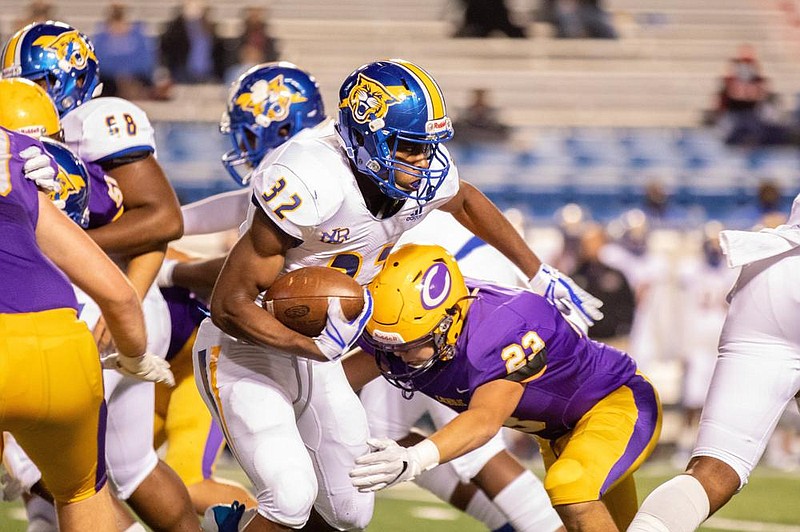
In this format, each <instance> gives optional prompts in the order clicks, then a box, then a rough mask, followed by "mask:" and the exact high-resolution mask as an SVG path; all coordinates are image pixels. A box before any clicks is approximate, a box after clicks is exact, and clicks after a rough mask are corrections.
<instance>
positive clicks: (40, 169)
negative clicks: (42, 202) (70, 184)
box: [19, 146, 61, 194]
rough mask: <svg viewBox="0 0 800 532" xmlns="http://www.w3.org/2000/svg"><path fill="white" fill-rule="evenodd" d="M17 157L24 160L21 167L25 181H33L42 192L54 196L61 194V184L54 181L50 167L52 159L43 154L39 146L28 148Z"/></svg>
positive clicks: (54, 173)
mask: <svg viewBox="0 0 800 532" xmlns="http://www.w3.org/2000/svg"><path fill="white" fill-rule="evenodd" d="M19 155H20V157H22V158H23V159H25V165H24V166H23V167H22V170H23V172H24V173H25V179H29V180H30V181H33V182H34V183H36V186H38V187H39V188H40V189H42V190H43V191H46V192H52V193H54V194H58V193H59V192H61V184H60V183H59V182H58V181H57V180H56V171H55V170H54V169H53V167H52V166H51V163H52V161H53V159H52V158H51V157H50V156H49V155H47V154H45V153H43V152H42V150H41V148H39V146H28V147H27V148H25V149H24V150H22V151H21V152H19Z"/></svg>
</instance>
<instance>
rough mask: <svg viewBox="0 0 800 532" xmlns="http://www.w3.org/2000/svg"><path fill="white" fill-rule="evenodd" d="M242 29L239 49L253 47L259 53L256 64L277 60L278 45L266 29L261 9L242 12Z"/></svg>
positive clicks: (247, 9) (249, 8)
mask: <svg viewBox="0 0 800 532" xmlns="http://www.w3.org/2000/svg"><path fill="white" fill-rule="evenodd" d="M242 18H243V21H244V28H243V29H242V35H241V36H240V37H239V49H240V50H241V49H242V48H244V47H246V46H250V47H253V48H255V49H257V50H259V51H260V52H261V58H260V59H259V61H258V63H264V62H266V61H277V60H278V43H277V41H276V40H275V38H274V37H272V36H271V35H270V34H269V30H268V27H267V12H266V10H265V9H264V8H263V7H257V6H251V7H246V8H244V10H243V15H242Z"/></svg>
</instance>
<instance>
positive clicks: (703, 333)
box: [673, 221, 739, 467]
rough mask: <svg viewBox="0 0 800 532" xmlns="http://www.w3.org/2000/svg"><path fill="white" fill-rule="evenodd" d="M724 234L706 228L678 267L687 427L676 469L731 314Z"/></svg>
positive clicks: (732, 274)
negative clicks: (694, 249) (697, 245)
mask: <svg viewBox="0 0 800 532" xmlns="http://www.w3.org/2000/svg"><path fill="white" fill-rule="evenodd" d="M722 229H723V226H722V224H721V223H720V222H717V221H710V222H707V223H706V224H705V225H704V226H703V228H702V231H703V235H702V243H701V244H700V248H701V250H700V253H699V255H692V256H689V257H684V258H683V259H682V260H681V261H680V262H679V263H678V279H679V283H680V289H681V293H682V295H681V298H680V300H681V302H682V305H681V318H680V322H679V323H680V327H679V330H680V331H682V337H681V341H680V344H679V345H680V346H681V349H680V351H681V356H682V358H683V366H684V373H683V393H682V397H681V406H682V407H683V415H684V419H683V423H684V425H683V428H682V430H681V431H680V435H679V436H678V441H677V449H676V452H675V454H674V455H673V463H675V464H676V465H677V466H678V467H683V466H684V465H685V464H686V462H687V461H688V460H689V457H690V455H691V452H692V447H693V446H694V441H695V438H696V436H697V425H698V421H700V412H701V410H702V408H703V403H704V402H705V400H706V393H707V392H708V384H709V382H711V375H712V374H713V373H714V363H715V361H716V359H717V343H718V342H719V333H720V331H721V330H722V325H723V324H724V323H725V314H726V313H727V310H728V302H727V301H725V296H726V295H727V294H728V292H729V291H730V289H731V286H733V283H734V282H735V281H736V277H737V275H738V273H739V271H738V269H732V268H728V265H727V264H725V257H724V256H723V254H722V247H721V246H720V242H719V234H720V231H722Z"/></svg>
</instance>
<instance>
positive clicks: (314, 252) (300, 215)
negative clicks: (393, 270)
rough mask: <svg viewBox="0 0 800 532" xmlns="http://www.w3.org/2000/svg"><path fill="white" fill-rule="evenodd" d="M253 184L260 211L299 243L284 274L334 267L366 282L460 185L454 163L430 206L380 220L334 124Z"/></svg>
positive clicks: (276, 157)
mask: <svg viewBox="0 0 800 532" xmlns="http://www.w3.org/2000/svg"><path fill="white" fill-rule="evenodd" d="M445 155H446V156H447V157H448V159H449V154H447V152H445ZM252 181H253V196H254V197H255V198H256V200H257V201H258V204H259V207H260V208H261V209H262V210H263V211H264V213H266V215H267V216H268V217H269V218H270V219H271V220H272V221H273V222H274V223H275V224H276V225H277V226H278V227H280V228H281V230H283V231H284V232H285V233H286V234H288V235H291V236H293V237H295V238H297V239H298V240H300V241H302V243H301V244H300V245H299V246H297V247H295V248H292V249H290V250H289V251H288V252H287V254H286V263H285V265H284V271H291V270H296V269H298V268H304V267H307V266H329V267H332V268H337V269H341V270H342V271H344V272H346V273H347V274H348V275H350V276H352V277H354V278H355V279H356V280H357V281H358V282H359V283H361V284H366V283H368V282H369V281H371V280H372V278H373V277H374V276H375V275H376V274H377V273H378V271H379V270H380V268H381V266H382V263H383V261H384V260H385V259H386V256H387V255H388V254H389V252H390V251H391V249H392V247H394V245H395V244H396V243H397V241H398V239H399V238H400V235H401V234H403V232H404V231H406V230H407V229H410V228H411V227H413V226H415V225H416V224H418V223H419V222H420V221H421V220H422V218H424V217H425V215H427V213H429V212H430V211H432V210H433V209H436V208H437V207H439V206H440V205H442V204H444V203H446V202H447V201H448V200H449V199H451V198H452V197H453V196H455V194H456V193H457V192H458V186H459V181H458V171H457V170H456V167H455V165H453V164H452V163H451V166H450V173H449V174H448V176H447V178H446V179H445V181H444V183H443V184H442V186H441V187H440V188H439V190H438V191H437V193H436V197H435V198H434V199H433V200H431V201H429V202H428V203H426V204H425V205H423V206H420V205H419V204H417V203H416V202H414V201H412V200H409V201H406V203H405V205H403V207H402V208H401V209H400V211H399V212H397V213H396V214H395V215H394V216H391V217H389V218H386V219H379V218H376V217H375V216H373V215H372V213H370V211H369V210H368V209H367V206H366V203H365V202H364V198H363V196H362V195H361V191H360V190H359V188H358V184H357V183H356V180H355V177H354V176H353V172H352V170H351V169H350V164H349V161H348V159H347V156H346V155H345V153H344V150H343V149H342V147H341V144H340V140H339V138H338V135H337V133H336V131H335V130H334V128H333V124H332V123H331V124H328V126H327V127H324V128H321V129H319V130H317V129H315V130H313V131H312V132H310V133H309V134H308V135H303V137H302V138H293V139H292V140H290V141H289V142H287V143H286V144H284V145H283V146H281V147H280V148H278V149H276V150H275V151H274V152H272V153H271V154H269V155H268V156H267V158H265V159H264V161H262V163H261V164H260V165H259V167H258V168H257V169H256V170H255V171H254V173H253V179H252ZM254 208H255V207H254V206H251V210H252V209H254ZM248 220H252V212H251V213H250V216H248Z"/></svg>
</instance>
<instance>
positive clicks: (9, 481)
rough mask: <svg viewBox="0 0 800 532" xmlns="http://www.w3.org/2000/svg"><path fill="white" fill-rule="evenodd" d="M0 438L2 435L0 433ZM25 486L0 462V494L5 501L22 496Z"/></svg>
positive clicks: (14, 499)
mask: <svg viewBox="0 0 800 532" xmlns="http://www.w3.org/2000/svg"><path fill="white" fill-rule="evenodd" d="M0 438H2V436H1V435H0ZM23 491H25V487H24V486H23V485H22V482H20V481H19V480H17V479H16V478H14V477H12V476H11V474H10V473H9V472H8V471H7V470H6V468H5V467H4V466H3V465H2V464H0V496H2V499H3V500H4V501H6V502H10V501H16V500H17V499H19V498H20V497H22V492H23Z"/></svg>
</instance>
